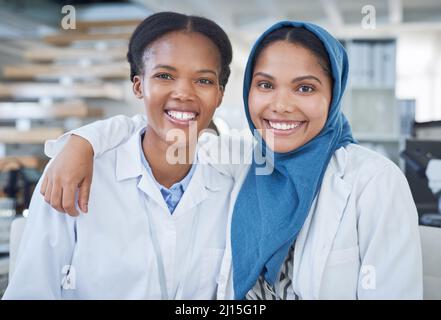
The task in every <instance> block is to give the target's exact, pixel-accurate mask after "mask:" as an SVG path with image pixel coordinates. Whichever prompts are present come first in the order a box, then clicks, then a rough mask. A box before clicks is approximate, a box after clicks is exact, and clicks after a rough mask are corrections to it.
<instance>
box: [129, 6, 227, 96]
mask: <svg viewBox="0 0 441 320" xmlns="http://www.w3.org/2000/svg"><path fill="white" fill-rule="evenodd" d="M175 31H186V32H197V33H200V34H202V35H204V36H206V37H207V38H208V39H210V40H211V41H212V42H213V43H214V44H215V45H216V47H217V48H218V50H219V54H220V57H221V72H220V75H219V83H220V85H221V86H222V87H224V88H225V85H226V84H227V82H228V78H229V76H230V63H231V60H232V58H233V50H232V48H231V42H230V39H229V38H228V36H227V34H226V33H225V31H224V30H223V29H222V28H221V27H220V26H219V25H218V24H216V23H215V22H214V21H212V20H209V19H207V18H203V17H197V16H191V15H185V14H181V13H176V12H159V13H155V14H153V15H151V16H149V17H147V18H146V19H145V20H144V21H142V22H141V23H140V24H139V25H138V27H137V28H136V29H135V31H134V32H133V34H132V36H131V38H130V42H129V51H128V52H127V60H128V61H129V63H130V80H131V81H132V82H133V77H135V76H136V75H139V74H141V73H142V72H143V69H144V62H143V56H144V51H145V49H146V48H147V47H148V46H149V45H150V44H151V43H152V42H154V41H155V40H157V39H158V38H160V37H161V36H163V35H165V34H167V33H170V32H175Z"/></svg>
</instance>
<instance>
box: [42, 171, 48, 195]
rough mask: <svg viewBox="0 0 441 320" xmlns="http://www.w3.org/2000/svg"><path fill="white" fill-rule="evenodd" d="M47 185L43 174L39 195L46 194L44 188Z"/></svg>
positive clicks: (46, 179) (45, 175) (45, 176)
mask: <svg viewBox="0 0 441 320" xmlns="http://www.w3.org/2000/svg"><path fill="white" fill-rule="evenodd" d="M47 183H48V178H47V174H44V177H43V183H42V184H41V186H40V193H41V194H42V195H43V196H44V193H45V192H46V188H47Z"/></svg>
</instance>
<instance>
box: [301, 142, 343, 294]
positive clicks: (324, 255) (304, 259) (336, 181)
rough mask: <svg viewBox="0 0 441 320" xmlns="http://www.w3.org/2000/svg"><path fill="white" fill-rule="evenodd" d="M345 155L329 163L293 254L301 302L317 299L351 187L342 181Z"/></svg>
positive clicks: (334, 158)
mask: <svg viewBox="0 0 441 320" xmlns="http://www.w3.org/2000/svg"><path fill="white" fill-rule="evenodd" d="M345 156H346V151H345V150H344V151H343V152H342V153H340V154H339V155H336V156H334V157H333V158H332V159H331V161H330V162H329V165H328V168H327V170H326V172H325V176H324V178H323V182H322V186H321V188H320V191H319V193H318V194H317V197H316V199H315V200H314V202H313V205H312V206H311V210H310V213H309V216H308V219H307V220H306V221H305V224H304V225H303V227H302V230H301V231H300V233H299V235H298V237H297V240H296V245H295V251H294V268H293V279H294V288H295V289H297V290H298V291H299V292H297V293H298V294H300V296H301V298H302V299H319V298H320V297H319V294H320V285H321V282H322V278H323V274H324V270H325V266H326V262H327V259H328V256H329V253H330V251H331V249H332V245H333V242H334V239H335V236H336V234H337V232H338V229H339V226H340V222H341V219H342V216H343V213H344V210H345V207H346V205H347V202H348V199H349V195H350V193H351V186H350V185H349V184H348V183H347V182H345V181H344V180H343V179H342V177H343V174H344V168H345V165H346V161H345V160H346V159H345Z"/></svg>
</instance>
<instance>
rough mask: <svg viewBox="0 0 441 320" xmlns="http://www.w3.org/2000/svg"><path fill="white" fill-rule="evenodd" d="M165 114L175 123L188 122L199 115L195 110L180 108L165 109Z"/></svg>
mask: <svg viewBox="0 0 441 320" xmlns="http://www.w3.org/2000/svg"><path fill="white" fill-rule="evenodd" d="M165 114H166V115H167V116H168V118H169V119H170V120H172V121H173V122H174V123H177V124H188V123H189V122H190V121H192V120H195V119H196V117H197V116H198V115H199V114H198V113H197V112H193V111H182V110H165Z"/></svg>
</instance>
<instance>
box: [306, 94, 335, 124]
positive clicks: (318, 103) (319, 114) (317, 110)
mask: <svg viewBox="0 0 441 320" xmlns="http://www.w3.org/2000/svg"><path fill="white" fill-rule="evenodd" d="M305 100H307V101H304V103H302V104H301V106H302V112H303V113H304V114H305V116H306V117H307V118H308V120H309V121H310V122H315V123H317V124H319V123H322V122H323V124H324V122H326V119H327V117H328V109H329V101H328V100H327V99H326V98H323V97H317V98H314V99H305Z"/></svg>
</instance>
